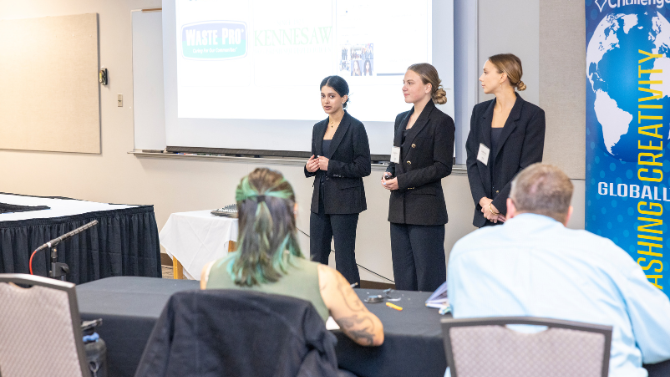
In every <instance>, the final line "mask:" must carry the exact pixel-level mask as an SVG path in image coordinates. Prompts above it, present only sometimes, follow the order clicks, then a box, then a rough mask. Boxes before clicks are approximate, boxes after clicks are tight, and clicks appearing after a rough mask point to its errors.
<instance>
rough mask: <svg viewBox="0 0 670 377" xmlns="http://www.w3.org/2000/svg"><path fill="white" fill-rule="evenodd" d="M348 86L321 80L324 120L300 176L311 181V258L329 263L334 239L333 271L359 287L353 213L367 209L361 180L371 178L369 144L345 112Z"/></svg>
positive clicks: (331, 79) (315, 131)
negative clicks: (369, 176)
mask: <svg viewBox="0 0 670 377" xmlns="http://www.w3.org/2000/svg"><path fill="white" fill-rule="evenodd" d="M348 95H349V86H348V85H347V82H346V81H345V80H344V79H343V78H341V77H339V76H329V77H326V78H325V79H323V81H322V82H321V106H322V107H323V110H324V111H325V112H326V113H327V114H328V119H325V120H322V121H321V122H319V123H317V124H315V125H314V129H313V130H312V157H310V158H309V160H308V161H307V164H305V176H306V177H308V178H309V177H315V178H314V192H313V194H312V214H311V217H310V225H309V227H310V234H311V235H310V255H311V259H312V260H313V261H315V262H320V263H323V264H326V265H327V264H328V256H329V255H330V243H331V240H332V239H333V238H334V239H335V263H336V267H337V270H338V271H339V272H340V273H341V274H342V275H344V277H345V278H346V279H347V280H348V281H349V283H351V284H353V283H358V284H359V285H360V280H361V279H360V277H359V275H358V266H357V265H356V256H355V254H354V249H355V246H356V226H357V225H358V214H359V213H361V212H363V211H365V210H366V209H367V203H366V201H365V190H364V189H363V179H362V178H363V177H366V176H368V175H370V170H371V167H370V164H371V161H370V146H369V145H368V135H367V133H366V132H365V127H364V126H363V123H361V122H360V121H358V120H357V119H356V118H354V117H352V116H351V115H349V113H347V112H346V111H345V110H344V108H345V107H346V106H347V101H348V99H349V96H348Z"/></svg>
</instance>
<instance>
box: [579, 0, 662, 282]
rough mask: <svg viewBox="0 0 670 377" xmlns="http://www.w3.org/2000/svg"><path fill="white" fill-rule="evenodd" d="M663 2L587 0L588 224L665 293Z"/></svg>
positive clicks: (590, 228) (589, 229)
mask: <svg viewBox="0 0 670 377" xmlns="http://www.w3.org/2000/svg"><path fill="white" fill-rule="evenodd" d="M667 3H670V0H586V229H587V230H588V231H590V232H593V233H595V234H598V235H601V236H603V237H607V238H609V239H611V240H612V241H613V242H614V243H616V244H617V245H619V246H620V247H621V248H623V249H624V250H626V251H627V252H628V253H629V254H630V255H631V257H633V259H634V260H635V261H636V262H637V263H638V264H639V265H640V267H642V270H643V271H644V273H645V274H646V275H647V278H648V279H649V281H650V282H651V283H652V284H654V285H655V286H656V287H658V288H659V289H661V290H663V292H665V293H666V294H669V293H670V275H669V274H667V273H666V271H665V267H666V266H667V267H670V252H666V250H665V247H670V237H668V221H669V220H670V207H668V206H667V204H668V203H670V188H669V185H668V181H669V180H670V161H669V157H670V156H669V155H668V153H666V148H667V145H668V135H669V131H670V127H669V124H668V123H669V122H670V76H669V75H670V59H669V58H668V57H667V56H668V53H669V52H670V22H669V21H668V16H669V15H670V12H669V11H668V8H667V7H670V4H667ZM666 207H667V208H666Z"/></svg>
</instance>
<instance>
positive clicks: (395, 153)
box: [391, 147, 400, 164]
mask: <svg viewBox="0 0 670 377" xmlns="http://www.w3.org/2000/svg"><path fill="white" fill-rule="evenodd" d="M391 162H393V163H394V164H399V163H400V147H393V149H392V150H391Z"/></svg>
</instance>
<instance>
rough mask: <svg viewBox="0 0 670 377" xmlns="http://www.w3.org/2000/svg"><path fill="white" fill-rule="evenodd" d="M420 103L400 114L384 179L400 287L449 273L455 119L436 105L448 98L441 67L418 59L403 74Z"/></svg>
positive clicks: (431, 283)
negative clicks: (448, 195) (447, 185)
mask: <svg viewBox="0 0 670 377" xmlns="http://www.w3.org/2000/svg"><path fill="white" fill-rule="evenodd" d="M402 90H403V95H404V96H405V102H407V103H412V104H414V107H413V108H412V109H411V110H409V111H406V112H404V113H400V114H398V116H397V117H396V119H395V138H394V140H393V153H392V154H391V163H390V164H389V167H388V169H386V173H384V177H383V178H382V185H383V186H384V188H386V189H387V190H390V191H391V197H390V200H389V222H390V223H391V253H392V258H393V275H394V277H395V286H396V289H400V290H410V291H416V290H419V291H434V290H435V289H437V288H438V287H439V286H440V285H441V284H442V283H444V281H445V279H446V274H447V271H446V263H445V258H444V224H446V223H447V221H448V217H447V207H446V205H445V203H444V193H443V192H442V183H441V182H442V178H444V177H446V176H448V175H449V174H450V173H451V168H452V165H453V160H454V158H453V156H454V130H455V128H454V121H453V119H451V117H450V116H449V115H447V114H445V113H443V112H442V111H440V110H439V109H437V108H436V107H435V104H434V102H436V103H438V104H443V103H446V102H447V97H446V92H445V91H444V89H442V87H441V86H440V78H439V76H438V74H437V70H436V69H435V67H433V66H432V65H430V64H426V63H422V64H414V65H412V66H410V67H409V68H408V70H407V73H405V78H404V80H403V89H402Z"/></svg>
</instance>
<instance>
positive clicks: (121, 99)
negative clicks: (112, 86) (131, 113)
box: [117, 94, 123, 107]
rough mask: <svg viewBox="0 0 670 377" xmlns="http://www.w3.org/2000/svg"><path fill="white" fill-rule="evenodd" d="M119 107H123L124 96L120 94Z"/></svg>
mask: <svg viewBox="0 0 670 377" xmlns="http://www.w3.org/2000/svg"><path fill="white" fill-rule="evenodd" d="M117 102H118V106H119V107H123V94H119V99H118V101H117Z"/></svg>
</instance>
